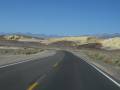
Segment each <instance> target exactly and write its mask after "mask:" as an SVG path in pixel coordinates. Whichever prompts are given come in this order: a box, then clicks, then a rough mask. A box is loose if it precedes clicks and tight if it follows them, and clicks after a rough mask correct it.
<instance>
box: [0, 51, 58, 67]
mask: <svg viewBox="0 0 120 90" xmlns="http://www.w3.org/2000/svg"><path fill="white" fill-rule="evenodd" d="M55 53H56V52H55V51H54V50H44V51H42V52H39V53H37V54H31V55H0V66H4V65H7V64H11V63H16V62H21V61H25V60H35V59H37V58H44V57H47V56H52V55H54V54H55Z"/></svg>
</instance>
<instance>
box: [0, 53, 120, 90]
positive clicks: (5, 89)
mask: <svg viewBox="0 0 120 90" xmlns="http://www.w3.org/2000/svg"><path fill="white" fill-rule="evenodd" d="M105 75H106V74H105ZM105 75H104V74H103V73H100V72H99V71H98V70H97V69H96V68H94V67H92V66H91V65H90V64H88V63H87V62H85V61H84V60H82V59H80V58H78V57H76V56H75V55H73V54H72V53H69V52H66V51H59V52H58V53H57V54H56V55H54V56H50V57H46V58H43V59H38V60H34V61H29V62H25V63H21V64H17V65H13V66H10V67H5V68H1V69H0V90H120V86H119V83H117V82H116V81H115V82H116V83H117V84H116V83H115V82H113V81H112V80H113V79H112V78H111V77H109V76H107V77H106V76H105ZM108 77H109V78H108Z"/></svg>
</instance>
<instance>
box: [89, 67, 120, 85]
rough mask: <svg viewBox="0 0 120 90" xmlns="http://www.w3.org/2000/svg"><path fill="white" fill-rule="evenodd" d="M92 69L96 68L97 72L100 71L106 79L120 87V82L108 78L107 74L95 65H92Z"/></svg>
mask: <svg viewBox="0 0 120 90" xmlns="http://www.w3.org/2000/svg"><path fill="white" fill-rule="evenodd" d="M91 66H92V67H94V68H95V69H96V70H97V71H99V72H100V73H101V74H103V75H104V76H105V77H107V78H108V79H109V80H111V81H112V82H113V83H115V84H116V85H117V86H118V87H120V84H119V83H118V82H116V81H115V80H114V79H112V78H111V77H110V76H108V75H107V74H105V73H104V72H103V71H102V70H100V69H99V68H97V67H96V66H94V65H91Z"/></svg>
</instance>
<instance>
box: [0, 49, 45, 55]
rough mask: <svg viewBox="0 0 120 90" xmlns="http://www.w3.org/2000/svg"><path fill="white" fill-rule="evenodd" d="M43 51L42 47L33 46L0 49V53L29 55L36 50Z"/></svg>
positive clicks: (36, 51)
mask: <svg viewBox="0 0 120 90" xmlns="http://www.w3.org/2000/svg"><path fill="white" fill-rule="evenodd" d="M41 51H43V49H35V48H23V49H0V54H2V55H4V54H13V55H20V54H25V55H30V54H36V53H38V52H41Z"/></svg>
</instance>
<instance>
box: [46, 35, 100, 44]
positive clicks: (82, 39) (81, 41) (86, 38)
mask: <svg viewBox="0 0 120 90" xmlns="http://www.w3.org/2000/svg"><path fill="white" fill-rule="evenodd" d="M99 40H100V39H98V38H96V37H89V36H83V37H82V36H81V37H62V38H50V39H49V40H48V41H49V43H53V42H58V41H74V42H76V43H77V44H86V43H96V42H99Z"/></svg>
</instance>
